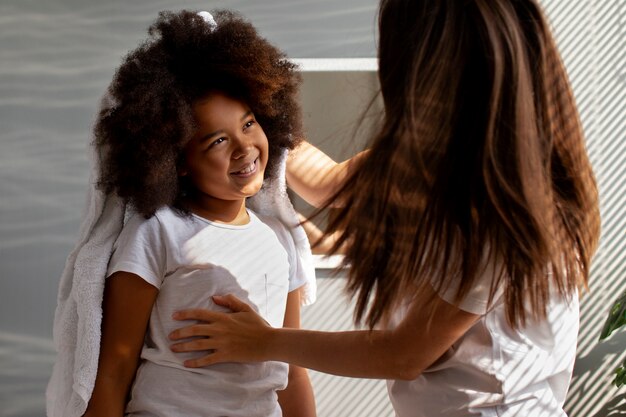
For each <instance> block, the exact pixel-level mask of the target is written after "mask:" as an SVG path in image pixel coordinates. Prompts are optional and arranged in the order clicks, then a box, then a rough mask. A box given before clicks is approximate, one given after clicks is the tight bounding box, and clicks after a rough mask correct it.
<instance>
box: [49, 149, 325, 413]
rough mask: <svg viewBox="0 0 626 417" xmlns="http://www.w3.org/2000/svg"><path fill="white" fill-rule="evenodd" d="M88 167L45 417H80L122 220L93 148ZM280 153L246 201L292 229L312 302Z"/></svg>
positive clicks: (62, 287) (305, 248) (60, 305)
mask: <svg viewBox="0 0 626 417" xmlns="http://www.w3.org/2000/svg"><path fill="white" fill-rule="evenodd" d="M91 156H92V163H91V166H92V171H91V175H90V188H89V191H88V194H87V202H86V210H85V213H84V218H83V220H82V223H81V226H80V232H79V238H78V243H77V244H76V246H75V248H74V250H73V251H72V252H71V253H70V255H69V256H68V258H67V262H66V264H65V269H64V270H63V274H62V275H61V280H60V284H59V293H58V299H57V308H56V312H55V317H54V327H53V339H54V344H55V346H56V349H57V359H56V362H55V364H54V369H53V371H52V376H51V378H50V381H49V382H48V387H47V390H46V413H47V416H48V417H79V416H81V415H83V414H84V412H85V410H86V408H87V403H88V402H89V398H90V397H91V393H92V391H93V388H94V384H95V380H96V373H97V370H98V355H99V353H100V324H101V321H102V295H103V292H104V282H105V278H106V271H107V265H108V262H109V258H110V256H111V253H112V250H113V244H114V243H115V240H116V239H117V236H118V235H119V233H120V231H121V230H122V227H123V224H124V218H125V214H126V207H125V206H124V204H123V203H122V201H121V200H120V199H119V198H118V197H117V196H115V195H110V194H109V195H105V194H104V193H103V192H102V191H100V190H97V189H96V188H95V184H96V182H97V181H98V172H99V165H100V156H99V155H98V154H97V152H96V151H95V149H92V155H91ZM286 160H287V152H286V151H285V152H284V153H283V155H282V158H281V160H280V164H279V173H278V177H277V178H276V179H274V180H272V181H266V184H265V185H264V186H263V188H262V190H261V191H260V192H259V193H258V194H257V195H256V196H254V197H253V198H250V199H249V201H248V206H249V207H250V208H252V209H253V210H255V211H257V212H259V213H261V214H265V215H271V216H275V217H276V218H278V219H280V220H281V221H282V222H283V223H284V224H285V225H286V226H287V227H288V229H289V230H290V231H291V233H292V236H293V239H294V242H295V246H296V250H297V252H298V255H299V256H298V262H299V264H298V272H299V273H300V274H302V275H303V276H305V277H306V282H307V283H306V284H305V286H304V288H303V295H304V297H303V300H302V302H303V304H310V303H313V302H314V301H315V297H316V283H315V269H314V266H313V256H312V255H311V249H310V246H309V241H308V239H307V237H306V234H305V232H304V230H303V229H302V227H301V226H300V225H299V222H298V218H297V215H296V212H295V210H294V208H293V206H292V204H291V202H290V200H289V198H288V196H287V190H286V183H285V166H286Z"/></svg>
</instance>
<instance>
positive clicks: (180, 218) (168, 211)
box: [124, 206, 189, 230]
mask: <svg viewBox="0 0 626 417" xmlns="http://www.w3.org/2000/svg"><path fill="white" fill-rule="evenodd" d="M188 217H189V216H185V215H184V214H182V213H179V212H178V211H176V210H175V209H172V208H171V207H168V206H165V207H161V208H160V209H158V210H157V211H156V212H155V213H154V214H153V215H152V216H150V217H146V216H144V215H143V214H141V213H137V212H132V213H130V214H129V216H128V218H127V220H126V222H125V223H124V228H125V229H128V228H130V229H155V230H156V229H163V228H166V229H168V228H171V227H177V226H180V225H182V224H183V223H186V222H188V221H189V219H188Z"/></svg>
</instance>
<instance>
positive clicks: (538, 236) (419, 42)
mask: <svg viewBox="0 0 626 417" xmlns="http://www.w3.org/2000/svg"><path fill="white" fill-rule="evenodd" d="M379 31H380V32H379V33H380V41H379V42H380V44H379V57H378V58H379V79H380V85H381V93H382V97H383V101H384V107H385V115H384V120H383V122H382V125H381V126H380V129H379V131H378V133H377V134H376V135H375V137H374V138H373V139H372V141H371V143H370V151H369V153H368V154H367V156H366V157H365V158H363V159H362V160H361V161H360V162H359V166H358V167H357V169H355V170H354V171H353V174H352V175H351V176H350V177H349V178H348V180H347V181H346V183H345V185H344V186H343V187H342V188H341V189H340V190H339V192H338V193H337V194H336V195H335V196H334V197H333V198H332V199H331V200H330V201H329V203H328V204H329V205H331V204H333V203H336V202H337V201H341V205H342V208H341V209H339V210H338V211H337V213H336V216H335V218H334V220H333V221H332V222H331V223H330V224H329V228H328V233H332V232H333V231H335V230H342V231H343V234H342V236H341V238H340V239H339V240H338V241H337V244H336V246H335V248H336V249H337V248H339V247H340V246H341V245H344V244H345V245H346V257H345V263H346V264H349V273H348V291H349V292H350V293H351V294H352V295H353V296H354V297H355V298H356V311H355V320H356V321H357V322H361V321H362V320H363V318H366V321H367V324H368V325H369V326H370V327H373V326H375V325H376V324H377V323H379V322H380V321H381V320H383V319H386V318H388V317H389V314H390V313H391V312H392V311H393V310H394V309H395V308H396V307H397V306H398V304H399V303H401V302H404V301H407V298H408V299H409V300H410V299H413V298H417V297H420V295H423V294H425V293H426V292H425V289H426V286H427V285H430V286H432V287H434V288H435V290H437V291H442V290H445V289H447V288H448V287H451V288H455V289H456V299H455V302H459V301H461V300H462V299H463V298H464V297H465V295H466V294H467V293H468V292H469V291H470V289H471V288H472V287H473V285H474V283H475V282H476V280H477V278H478V277H479V276H480V275H481V274H483V273H484V272H485V267H486V265H490V264H491V265H498V268H497V270H498V272H497V273H496V276H495V277H494V279H493V284H492V286H491V292H490V294H491V296H490V299H491V300H490V302H491V301H494V300H493V298H494V297H495V295H496V294H499V293H500V291H502V296H503V300H504V303H505V307H506V315H507V319H508V321H509V323H510V324H511V325H512V326H513V327H518V326H523V325H524V324H525V323H526V322H527V320H528V319H529V318H533V319H542V318H544V317H545V316H546V305H547V303H548V300H549V298H550V297H551V296H552V294H554V293H556V294H559V295H561V296H562V297H571V296H572V295H574V294H575V293H576V290H577V289H578V288H580V287H581V286H586V284H587V280H588V276H589V268H590V262H591V257H592V255H593V253H594V251H595V248H596V245H597V241H598V238H599V232H600V217H599V209H598V195H597V188H596V183H595V179H594V175H593V172H592V168H591V165H590V162H589V160H588V156H587V153H586V149H585V142H584V137H583V131H582V127H581V124H580V121H579V117H578V112H577V110H576V105H575V102H574V98H573V94H572V91H571V88H570V85H569V81H568V78H567V74H566V71H565V68H564V66H563V63H562V62H561V59H560V56H559V53H558V51H557V48H556V45H555V42H554V40H553V38H552V35H551V33H550V29H549V27H548V24H547V23H546V20H545V18H544V16H543V13H542V11H541V9H540V7H539V6H538V4H537V3H536V2H535V1H534V0H382V1H381V3H380V10H379ZM364 190H367V192H365V191H364ZM529 313H530V317H529V316H528V315H529Z"/></svg>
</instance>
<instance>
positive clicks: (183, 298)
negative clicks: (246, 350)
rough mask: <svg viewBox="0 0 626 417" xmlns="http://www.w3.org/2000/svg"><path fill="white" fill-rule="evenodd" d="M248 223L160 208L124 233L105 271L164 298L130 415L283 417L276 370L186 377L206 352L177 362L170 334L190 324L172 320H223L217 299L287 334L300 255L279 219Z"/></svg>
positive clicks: (258, 367) (224, 369) (195, 372)
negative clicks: (191, 362)
mask: <svg viewBox="0 0 626 417" xmlns="http://www.w3.org/2000/svg"><path fill="white" fill-rule="evenodd" d="M248 213H249V214H250V222H249V223H248V224H246V225H242V226H233V225H225V224H221V223H215V222H211V221H208V220H206V219H203V218H201V217H198V216H195V215H192V216H181V215H180V214H178V213H176V212H175V211H173V210H172V209H170V208H163V209H160V210H159V211H157V212H156V214H155V215H154V216H153V217H151V218H150V219H147V220H146V219H144V218H143V217H142V216H140V215H135V216H133V217H132V218H130V219H129V221H128V222H127V223H126V225H125V226H124V229H123V230H122V233H121V234H120V236H119V238H118V240H117V242H116V244H115V247H114V250H115V251H114V253H113V256H112V258H111V261H110V263H109V268H108V276H110V275H111V274H113V273H114V272H117V271H126V272H131V273H134V274H136V275H139V276H140V277H141V278H143V279H144V280H145V281H146V282H148V283H150V284H151V285H154V286H155V287H156V288H158V289H159V294H158V296H157V299H156V302H155V304H154V306H153V308H152V313H151V316H150V322H149V326H148V330H147V333H146V338H145V342H144V347H143V350H142V352H141V364H140V366H139V369H138V371H137V375H136V377H135V381H134V384H133V388H132V396H131V399H130V401H129V403H128V405H127V408H126V413H127V414H126V415H127V416H134V417H140V416H141V417H148V416H150V417H155V416H159V417H211V416H215V417H218V416H232V417H234V416H241V417H253V416H259V417H261V416H262V417H269V416H281V415H282V413H281V410H280V406H279V405H278V402H277V395H276V390H281V389H284V388H285V386H286V384H287V373H288V365H286V364H284V363H280V362H261V363H242V364H235V363H224V364H218V365H213V366H209V367H204V368H197V369H191V368H185V367H184V366H183V362H184V361H185V360H186V359H189V358H192V357H198V356H203V355H204V354H206V352H195V353H174V352H172V351H171V350H170V345H171V344H172V341H171V340H169V339H168V334H169V333H170V332H171V331H173V330H174V329H176V328H179V327H181V326H183V325H185V324H187V323H185V322H180V321H175V320H173V319H172V314H173V313H174V312H175V311H178V310H183V309H189V308H208V309H210V310H217V311H225V309H223V308H222V307H219V306H217V305H216V304H214V303H213V301H212V299H211V296H212V295H225V294H229V293H230V294H234V295H236V296H237V297H239V298H240V299H242V300H243V301H245V302H247V303H248V304H250V305H252V306H253V307H254V308H255V310H257V312H258V313H259V314H260V315H261V316H262V317H263V318H264V319H265V320H267V321H268V322H269V323H270V324H271V325H272V326H274V327H282V325H283V319H284V315H285V308H286V301H287V294H288V292H290V291H293V290H295V289H297V288H299V287H300V286H302V285H303V284H304V280H303V279H302V277H298V276H296V275H297V274H296V268H297V267H296V265H297V263H296V262H295V247H294V243H293V240H292V238H291V235H290V234H289V232H288V230H287V229H286V228H285V227H284V226H283V225H282V224H281V223H280V222H279V221H278V220H276V219H273V218H268V217H262V216H260V215H258V216H257V215H256V214H255V213H253V212H252V211H250V210H248Z"/></svg>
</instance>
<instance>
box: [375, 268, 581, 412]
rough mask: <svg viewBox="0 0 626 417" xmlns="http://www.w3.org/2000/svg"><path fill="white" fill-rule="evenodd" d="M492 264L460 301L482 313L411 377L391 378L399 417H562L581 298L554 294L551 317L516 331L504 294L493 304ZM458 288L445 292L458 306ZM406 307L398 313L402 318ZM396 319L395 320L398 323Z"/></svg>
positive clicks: (573, 356) (392, 393)
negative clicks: (455, 340) (433, 360)
mask: <svg viewBox="0 0 626 417" xmlns="http://www.w3.org/2000/svg"><path fill="white" fill-rule="evenodd" d="M493 277H494V270H493V268H490V269H489V268H488V269H487V270H486V271H485V273H484V274H483V276H482V277H481V279H480V280H479V282H477V285H476V286H475V287H474V288H473V289H472V291H471V292H470V293H469V294H468V295H467V296H466V297H465V298H464V299H463V300H462V301H461V303H460V304H457V306H458V307H459V308H461V309H462V310H465V311H468V312H471V313H474V314H479V315H482V317H481V318H480V319H479V320H478V321H477V322H476V324H475V325H474V326H473V327H472V328H470V329H469V330H468V331H467V333H466V334H465V335H463V336H462V337H461V338H460V339H459V340H458V341H457V342H456V343H455V344H454V345H453V346H452V347H451V348H450V349H449V350H448V352H446V353H445V354H444V355H443V356H442V357H441V358H440V359H439V360H437V362H436V363H435V364H433V365H431V366H430V367H429V368H428V369H426V370H425V371H424V372H423V373H422V374H421V375H420V376H419V377H418V378H417V379H415V380H413V381H397V380H394V381H388V383H387V387H388V391H389V397H390V398H391V402H392V403H393V406H394V409H395V411H396V415H397V416H398V417H438V416H441V417H443V416H445V417H469V416H480V417H492V416H493V417H496V416H497V417H520V416H528V417H561V416H566V414H565V412H564V411H563V403H564V401H565V395H566V394H567V389H568V386H569V383H570V379H571V375H572V370H573V367H574V359H575V356H576V342H577V335H578V317H579V306H578V297H577V296H575V297H573V299H571V300H569V302H568V301H566V300H563V299H560V298H558V297H556V296H555V297H553V299H552V300H551V302H550V304H549V306H548V313H547V319H546V320H544V321H541V322H530V323H528V324H527V325H526V327H525V328H523V329H519V330H513V329H512V328H511V327H510V326H509V325H508V323H507V321H506V316H505V309H504V304H503V302H502V299H501V298H500V297H499V296H497V299H496V301H495V302H494V303H493V306H492V308H489V306H488V304H487V300H488V296H489V288H490V284H491V281H492V279H493ZM455 292H456V288H450V289H448V290H446V291H442V293H441V294H440V297H441V298H443V299H444V300H446V301H447V302H449V303H451V304H454V302H453V300H454V294H455ZM405 312H406V310H405V311H403V312H399V313H398V315H397V316H396V317H395V320H394V323H393V324H395V323H398V322H399V321H400V320H401V319H402V318H403V316H404V313H405ZM393 324H392V325H393Z"/></svg>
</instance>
